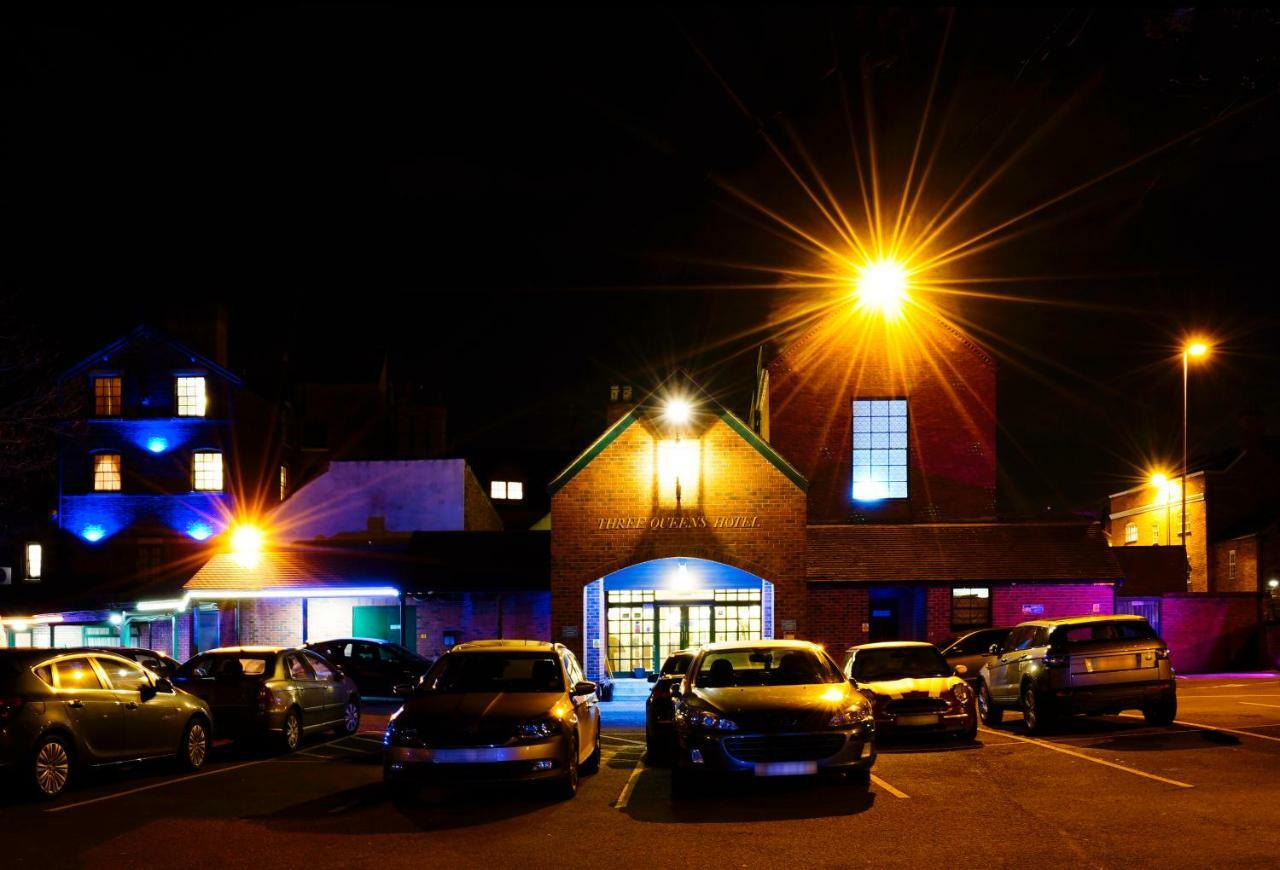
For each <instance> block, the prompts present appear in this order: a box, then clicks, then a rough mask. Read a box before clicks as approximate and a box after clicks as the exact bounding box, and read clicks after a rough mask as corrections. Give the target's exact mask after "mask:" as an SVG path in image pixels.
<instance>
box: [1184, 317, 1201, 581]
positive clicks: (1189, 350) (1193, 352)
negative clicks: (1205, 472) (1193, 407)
mask: <svg viewBox="0 0 1280 870" xmlns="http://www.w3.org/2000/svg"><path fill="white" fill-rule="evenodd" d="M1208 352H1209V345H1207V344H1205V343H1204V342H1203V341H1191V342H1188V343H1187V345H1186V346H1185V347H1183V349H1182V480H1181V487H1180V488H1181V489H1182V516H1181V518H1180V521H1179V524H1180V526H1181V529H1182V530H1181V533H1180V534H1179V535H1178V540H1179V541H1181V542H1182V551H1183V553H1185V554H1187V589H1188V591H1189V590H1190V588H1191V556H1190V553H1189V551H1188V550H1187V383H1188V381H1189V380H1190V371H1191V358H1192V357H1195V358H1196V359H1199V358H1201V357H1203V356H1204V355H1205V354H1207V353H1208Z"/></svg>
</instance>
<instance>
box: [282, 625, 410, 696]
mask: <svg viewBox="0 0 1280 870" xmlns="http://www.w3.org/2000/svg"><path fill="white" fill-rule="evenodd" d="M304 646H305V647H306V648H307V649H310V650H314V651H315V652H318V653H320V655H322V656H324V657H325V658H326V659H327V660H329V661H331V662H333V663H334V664H335V665H337V666H338V667H339V668H341V669H342V672H343V673H344V674H346V675H347V676H348V677H350V678H351V679H352V680H354V681H355V684H356V686H358V687H359V689H360V696H361V697H363V698H372V697H377V696H381V697H384V698H389V697H392V696H393V695H407V694H409V691H410V690H411V689H412V688H413V686H414V684H415V683H417V682H418V679H419V678H420V677H421V676H422V675H423V674H425V673H426V672H427V671H429V670H430V669H431V659H426V658H423V657H422V656H420V655H418V654H417V653H416V652H413V651H411V650H408V649H405V648H404V647H402V646H400V644H398V643H391V642H390V641H386V640H375V639H372V638H361V637H343V638H336V639H334V640H317V641H312V642H310V643H307V644H304Z"/></svg>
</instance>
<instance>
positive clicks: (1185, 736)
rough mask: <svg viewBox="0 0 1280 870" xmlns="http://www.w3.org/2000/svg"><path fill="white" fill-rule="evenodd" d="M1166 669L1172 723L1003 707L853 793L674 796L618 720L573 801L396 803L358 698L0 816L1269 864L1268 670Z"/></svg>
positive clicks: (400, 853)
mask: <svg viewBox="0 0 1280 870" xmlns="http://www.w3.org/2000/svg"><path fill="white" fill-rule="evenodd" d="M1178 688H1179V702H1180V711H1179V716H1178V720H1179V721H1178V723H1177V724H1176V725H1175V726H1173V727H1171V728H1167V729H1163V728H1150V727H1147V726H1146V725H1145V723H1144V722H1143V720H1142V718H1141V716H1111V717H1106V718H1103V719H1092V720H1077V721H1074V722H1072V723H1070V725H1069V726H1067V727H1066V728H1063V729H1061V730H1060V731H1058V732H1055V733H1053V734H1052V735H1050V736H1048V737H1046V738H1043V739H1031V738H1028V737H1026V736H1025V734H1024V733H1023V729H1022V725H1021V722H1020V721H1018V717H1017V716H1016V715H1013V716H1011V717H1009V718H1008V719H1007V720H1006V723H1005V724H1004V725H1002V726H1001V727H999V728H997V729H988V728H982V729H981V730H980V731H979V734H978V738H977V740H976V741H975V742H974V743H972V744H968V743H966V744H963V745H957V744H933V743H918V742H905V743H900V744H897V745H893V746H882V747H881V756H880V759H879V761H878V763H877V765H876V768H875V774H876V775H875V779H874V781H873V784H872V787H871V790H870V791H869V792H866V793H864V792H861V791H859V790H858V789H856V788H853V787H851V786H848V785H845V784H843V783H841V782H823V781H818V782H812V781H808V780H790V779H786V780H782V779H779V780H766V781H758V782H748V783H743V784H738V785H733V786H729V787H725V788H721V789H718V790H715V791H713V792H712V793H711V794H708V795H707V796H705V797H701V798H699V799H696V800H690V801H680V802H678V803H673V802H672V800H671V798H670V794H669V783H670V774H669V772H668V771H667V770H664V769H661V768H650V767H648V766H647V765H646V764H645V763H644V761H643V756H644V746H643V741H644V735H643V731H642V730H640V729H637V728H635V727H633V724H634V723H629V722H623V723H622V725H621V726H618V725H614V726H612V727H610V728H609V729H608V731H607V734H606V738H605V741H604V743H605V750H604V756H605V757H604V762H603V764H602V765H601V771H600V773H598V774H596V775H595V776H591V777H586V778H585V779H584V782H583V785H582V788H581V790H580V791H579V794H578V796H577V798H575V799H574V800H572V801H569V802H566V803H555V802H551V801H548V800H545V799H543V798H541V797H540V796H538V795H536V794H529V793H526V792H521V791H518V790H510V791H506V790H499V791H494V790H486V791H467V792H448V793H435V792H430V791H427V792H424V794H423V796H422V798H421V799H420V800H417V801H414V802H411V803H407V804H397V803H394V802H392V801H391V800H389V799H388V797H387V796H386V795H385V794H384V791H383V788H382V783H381V768H380V762H379V751H380V734H381V730H382V727H383V725H384V724H385V721H386V717H387V715H388V714H389V712H390V708H382V709H377V710H369V711H366V714H365V717H364V721H363V722H362V727H361V731H360V733H358V734H356V735H354V736H351V737H346V738H343V739H337V740H334V739H331V738H328V737H318V738H315V739H312V740H310V741H308V742H307V744H306V745H305V746H304V748H303V750H302V751H300V752H297V753H295V754H293V755H289V756H283V757H277V756H265V755H263V756H255V755H249V754H241V753H239V752H237V751H236V750H235V749H234V748H233V747H229V746H228V747H220V748H219V750H218V752H217V753H216V754H215V757H214V760H213V761H212V762H211V763H210V765H209V766H208V767H207V768H206V769H205V770H203V771H201V772H200V773H198V774H194V775H187V776H181V775H177V774H175V773H174V772H173V770H172V769H171V768H167V767H165V766H163V765H160V766H155V767H143V768H139V769H136V770H130V771H115V772H110V773H99V774H95V775H93V776H92V777H90V778H89V779H88V780H83V779H82V781H81V782H80V784H79V786H78V787H76V788H74V789H72V790H71V791H70V792H69V793H68V794H67V795H66V796H65V797H64V798H63V799H62V800H61V801H59V802H57V803H54V804H36V803H30V802H27V801H25V800H20V799H18V798H16V797H14V796H12V795H9V796H6V797H5V798H4V800H3V802H2V803H0V831H2V832H3V849H4V854H5V857H6V864H10V863H17V864H37V863H39V864H44V865H48V864H49V863H50V862H53V863H54V864H55V866H56V865H58V864H62V865H65V864H67V863H74V864H77V865H89V864H93V865H95V866H103V865H104V864H105V863H112V862H114V863H118V862H120V861H128V862H130V863H132V862H137V861H142V860H163V861H165V863H166V864H179V863H182V864H185V863H190V864H203V865H214V866H216V865H219V864H223V863H227V862H230V861H239V862H250V861H255V862H256V861H262V862H264V863H267V862H269V864H270V866H273V867H292V866H304V865H305V866H307V867H310V868H320V867H342V866H352V865H357V864H358V865H364V866H368V865H373V864H375V863H376V864H377V865H378V866H380V867H389V866H401V865H404V866H407V865H411V864H413V865H421V864H422V863H423V862H424V861H430V863H432V864H433V865H437V866H473V865H477V864H482V863H490V864H493V865H495V866H512V865H519V866H552V865H563V864H565V863H571V864H578V865H580V864H583V863H586V862H599V863H600V864H601V865H603V866H636V865H641V864H644V865H658V866H663V865H684V864H706V863H708V862H714V864H715V865H716V866H759V865H765V864H775V863H783V862H786V863H792V864H801V863H803V864H806V865H810V864H818V865H846V866H847V865H851V864H854V865H856V864H868V865H869V864H874V865H877V866H886V865H888V866H908V865H912V866H918V865H925V864H928V865H934V864H943V863H955V862H957V861H960V860H963V861H964V862H965V863H980V862H981V863H989V864H997V865H1002V864H1014V863H1018V864H1025V863H1026V862H1028V861H1032V862H1047V861H1054V862H1058V863H1061V862H1064V861H1071V862H1073V863H1078V864H1080V865H1084V866H1122V865H1130V866H1132V865H1133V864H1134V863H1135V862H1143V861H1147V862H1151V863H1153V864H1155V863H1159V864H1160V865H1169V864H1174V865H1180V866H1194V865H1210V864H1213V865H1223V864H1236V865H1239V864H1271V863H1273V862H1274V860H1275V856H1276V855H1277V854H1280V800H1277V797H1278V796H1280V678H1277V677H1274V676H1272V677H1259V676H1248V675H1240V676H1233V675H1219V676H1214V677H1197V678H1191V679H1180V680H1179V687H1178ZM606 709H608V706H607V705H606ZM611 718H613V719H618V718H619V717H616V716H612V715H611Z"/></svg>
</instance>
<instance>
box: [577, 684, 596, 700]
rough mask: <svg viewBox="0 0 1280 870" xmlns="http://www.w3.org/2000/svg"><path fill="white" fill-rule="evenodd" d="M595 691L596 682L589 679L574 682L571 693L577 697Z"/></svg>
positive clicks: (591, 693)
mask: <svg viewBox="0 0 1280 870" xmlns="http://www.w3.org/2000/svg"><path fill="white" fill-rule="evenodd" d="M595 693H596V684H595V683H593V682H591V681H590V680H583V681H582V682H580V683H574V685H573V694H575V695H578V696H579V697H581V696H583V695H594V694H595Z"/></svg>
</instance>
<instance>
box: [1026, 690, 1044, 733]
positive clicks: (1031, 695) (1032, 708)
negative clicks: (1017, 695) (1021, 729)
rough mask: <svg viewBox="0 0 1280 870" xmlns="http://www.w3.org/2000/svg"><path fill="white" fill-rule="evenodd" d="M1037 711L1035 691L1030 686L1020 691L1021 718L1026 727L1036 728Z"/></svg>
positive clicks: (1031, 729) (1037, 722)
mask: <svg viewBox="0 0 1280 870" xmlns="http://www.w3.org/2000/svg"><path fill="white" fill-rule="evenodd" d="M1039 715H1040V714H1039V711H1038V710H1036V693H1035V690H1034V689H1032V688H1031V687H1030V686H1027V688H1026V689H1024V690H1023V692H1022V718H1023V719H1025V720H1026V723H1027V729H1028V730H1030V731H1034V730H1036V725H1038V724H1039V721H1038V720H1039Z"/></svg>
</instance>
